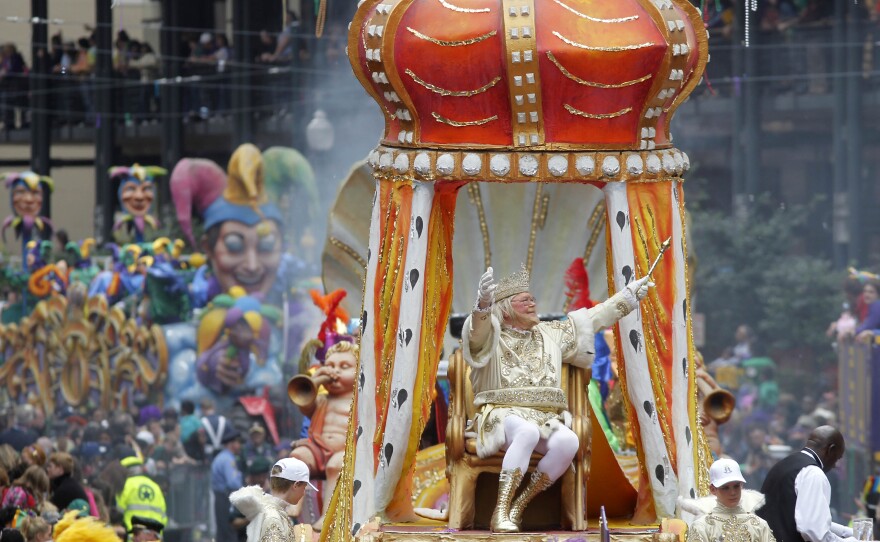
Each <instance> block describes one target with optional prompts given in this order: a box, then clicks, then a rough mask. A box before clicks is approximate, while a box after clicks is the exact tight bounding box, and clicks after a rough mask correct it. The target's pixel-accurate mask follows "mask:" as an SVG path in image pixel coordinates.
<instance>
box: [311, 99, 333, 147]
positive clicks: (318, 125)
mask: <svg viewBox="0 0 880 542" xmlns="http://www.w3.org/2000/svg"><path fill="white" fill-rule="evenodd" d="M306 142H307V143H308V145H309V150H312V151H321V152H323V151H329V150H330V149H332V148H333V124H331V123H330V121H329V120H327V114H326V113H324V111H323V110H321V109H318V110H316V111H315V116H314V117H312V120H310V121H309V124H308V125H307V126H306Z"/></svg>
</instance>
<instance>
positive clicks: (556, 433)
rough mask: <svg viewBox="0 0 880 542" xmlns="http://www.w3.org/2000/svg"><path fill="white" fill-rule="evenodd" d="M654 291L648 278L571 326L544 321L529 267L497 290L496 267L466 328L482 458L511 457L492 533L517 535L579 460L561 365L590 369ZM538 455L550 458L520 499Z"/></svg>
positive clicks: (575, 315)
mask: <svg viewBox="0 0 880 542" xmlns="http://www.w3.org/2000/svg"><path fill="white" fill-rule="evenodd" d="M651 286H653V283H651V282H648V278H647V277H644V278H642V279H639V280H636V281H633V282H631V283H630V284H629V285H627V286H626V287H625V288H624V289H623V290H621V291H620V292H618V293H617V294H615V295H614V296H612V297H611V298H610V299H608V300H607V301H605V302H604V303H600V304H597V305H596V306H594V307H592V308H590V309H579V310H576V311H574V312H571V313H569V314H568V319H566V320H562V321H554V322H541V320H540V318H539V317H538V313H537V311H536V301H535V298H534V297H533V296H532V295H531V293H529V290H530V287H529V273H528V271H527V270H526V269H525V268H523V270H522V271H520V272H518V273H516V274H514V275H512V276H510V277H507V278H504V279H502V280H501V281H499V282H498V283H497V284H496V283H495V281H494V276H493V271H492V268H491V267H490V268H488V269H487V270H486V272H485V273H484V274H483V276H482V277H481V279H480V285H479V290H478V299H477V304H476V306H475V307H474V310H473V312H472V314H471V315H470V316H468V318H467V320H466V321H465V323H464V328H463V332H462V339H463V340H462V352H463V355H464V359H465V361H466V362H467V364H468V365H470V366H471V368H472V370H471V383H472V384H473V390H474V403H475V406H476V407H477V414H476V416H475V419H474V421H473V426H472V430H473V431H475V432H476V434H477V454H478V455H479V456H480V457H481V458H485V457H489V456H492V455H494V454H496V453H497V452H498V451H499V450H504V459H503V462H502V470H501V475H500V478H499V487H498V502H497V504H496V507H495V511H494V513H493V514H492V520H491V529H492V531H494V532H518V531H519V528H520V522H521V519H522V514H523V511H524V510H525V508H526V506H527V505H528V503H529V502H530V501H531V500H532V499H533V498H534V497H535V496H536V495H537V494H539V493H540V492H542V491H544V490H546V489H547V488H549V487H550V486H551V485H552V484H553V482H555V481H556V480H557V479H558V478H560V477H561V476H562V475H563V474H564V473H565V471H566V470H567V469H568V468H569V466H570V465H571V463H572V460H573V459H574V458H575V455H576V454H577V451H578V447H579V442H578V437H577V436H576V435H575V433H574V432H573V431H572V430H571V428H570V426H571V422H570V420H571V415H570V414H569V412H568V411H567V409H568V404H567V401H566V395H565V392H564V391H563V390H562V388H561V381H560V376H561V372H562V363H570V364H573V365H575V366H578V367H590V366H591V364H592V363H593V358H594V356H595V352H594V350H595V347H594V340H595V334H596V332H597V331H599V330H600V329H602V328H604V327H608V326H610V325H612V324H614V323H615V322H617V321H618V320H619V319H620V318H622V317H624V316H626V315H627V314H629V313H630V311H632V310H634V309H636V308H637V307H638V304H639V301H640V300H641V299H643V298H644V297H645V296H646V295H647V294H648V288H649V287H651ZM532 452H538V453H540V454H542V455H543V458H542V459H541V460H540V462H539V463H538V465H537V468H536V470H535V471H534V472H533V473H532V476H531V479H530V480H529V482H528V483H527V484H526V486H525V488H524V489H523V490H522V491H521V492H520V494H519V496H518V497H517V498H516V500H514V494H515V493H516V491H517V488H518V487H519V485H520V483H521V482H522V480H523V476H524V473H525V472H526V470H527V469H528V466H529V459H530V457H531V454H532Z"/></svg>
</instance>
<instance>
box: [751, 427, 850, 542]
mask: <svg viewBox="0 0 880 542" xmlns="http://www.w3.org/2000/svg"><path fill="white" fill-rule="evenodd" d="M845 450H846V443H845V442H844V440H843V435H842V434H841V433H840V431H838V430H837V429H835V428H834V427H831V426H830V425H823V426H821V427H817V428H816V429H814V430H813V432H812V433H810V437H809V439H807V444H806V446H805V447H804V448H803V449H802V450H800V451H799V452H796V453H794V454H791V455H790V456H788V457H786V458H785V459H783V460H782V461H780V462H779V463H777V464H776V465H775V466H774V467H773V468H772V469H770V472H768V473H767V478H765V479H764V485H763V486H762V487H761V492H762V493H763V494H764V495H765V497H766V498H767V504H766V505H764V507H763V508H761V509H760V510H758V512H757V513H758V515H759V516H760V517H762V518H764V519H765V520H766V521H767V523H768V524H770V528H771V529H772V530H773V534H774V536H775V537H776V540H777V541H778V542H804V541H807V542H855V541H856V539H855V538H853V536H852V529H850V528H848V527H844V526H843V525H839V524H837V523H833V522H832V521H831V484H830V483H829V482H828V477H827V476H825V473H827V472H829V471H831V469H833V468H834V466H835V465H836V464H837V462H838V461H840V458H841V457H843V453H844V451H845Z"/></svg>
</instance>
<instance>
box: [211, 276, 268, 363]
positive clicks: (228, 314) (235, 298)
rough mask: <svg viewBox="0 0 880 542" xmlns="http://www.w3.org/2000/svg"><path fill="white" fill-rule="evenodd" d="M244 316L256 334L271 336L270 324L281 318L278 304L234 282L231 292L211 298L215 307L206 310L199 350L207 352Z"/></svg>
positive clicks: (243, 318) (261, 336)
mask: <svg viewBox="0 0 880 542" xmlns="http://www.w3.org/2000/svg"><path fill="white" fill-rule="evenodd" d="M240 320H244V321H245V322H247V324H248V325H249V326H250V328H251V330H252V331H253V332H254V336H255V337H259V338H263V339H265V338H267V337H266V333H267V332H268V330H269V328H268V326H266V325H264V324H265V323H271V324H277V323H278V322H280V321H281V312H280V311H279V310H278V308H277V307H273V306H272V305H268V304H264V303H263V302H262V300H261V299H260V298H259V296H255V295H248V293H247V292H246V291H245V289H244V288H242V287H241V286H233V287H232V288H230V289H229V293H228V294H220V295H218V296H217V297H215V298H214V299H213V300H212V301H211V307H210V309H209V310H208V311H206V312H204V313H203V314H202V318H201V321H200V322H199V330H198V337H197V349H198V352H200V353H201V352H204V351H205V350H207V349H208V348H210V347H211V346H212V345H213V344H214V343H215V342H217V340H218V339H219V338H220V334H221V332H222V331H223V330H224V329H228V328H230V327H232V326H233V325H235V324H236V323H237V322H238V321H240Z"/></svg>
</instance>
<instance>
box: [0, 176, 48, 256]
mask: <svg viewBox="0 0 880 542" xmlns="http://www.w3.org/2000/svg"><path fill="white" fill-rule="evenodd" d="M4 179H5V181H6V188H8V189H9V200H10V207H12V213H13V214H12V215H11V216H9V217H7V218H6V220H5V221H4V222H3V229H2V232H3V237H4V238H5V237H6V228H8V227H9V226H12V227H13V229H15V236H16V237H22V238H23V241H24V242H25V243H27V241H29V240H30V239H31V236H32V235H33V232H34V229H36V230H37V232H38V233H39V235H40V236H41V237H48V236H50V235H51V234H52V223H51V222H50V221H49V219H48V218H46V217H44V216H40V210H41V209H42V208H43V199H44V198H46V197H48V196H49V194H51V193H52V191H53V190H54V189H55V184H54V183H53V182H52V179H51V178H50V177H47V176H45V175H38V174H36V173H34V172H33V171H24V172H21V173H6V174H5V175H4Z"/></svg>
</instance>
